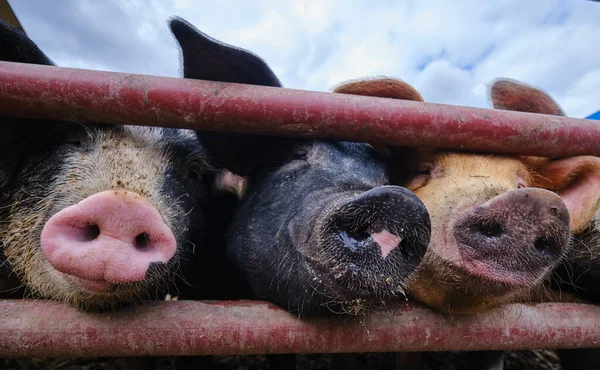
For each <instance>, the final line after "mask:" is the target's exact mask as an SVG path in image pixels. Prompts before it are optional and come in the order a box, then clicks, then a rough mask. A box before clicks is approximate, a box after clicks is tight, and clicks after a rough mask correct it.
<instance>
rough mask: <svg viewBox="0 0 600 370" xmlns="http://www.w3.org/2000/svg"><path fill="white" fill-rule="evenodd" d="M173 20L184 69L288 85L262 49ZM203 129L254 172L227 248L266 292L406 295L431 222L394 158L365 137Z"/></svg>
mask: <svg viewBox="0 0 600 370" xmlns="http://www.w3.org/2000/svg"><path fill="white" fill-rule="evenodd" d="M170 26H171V30H172V32H173V34H174V36H175V38H176V39H177V41H178V42H179V44H180V46H181V50H182V54H183V70H184V77H186V78H194V79H202V80H212V81H221V82H236V83H244V84H253V85H263V86H272V87H281V83H280V81H279V79H278V78H277V77H276V76H275V74H274V73H273V72H272V71H271V69H270V68H269V67H268V66H267V64H266V63H265V62H264V61H263V60H262V59H261V58H259V57H258V56H256V55H254V54H252V53H250V52H248V51H246V50H243V49H239V48H236V47H233V46H230V45H227V44H224V43H222V42H220V41H218V40H214V39H212V38H210V37H209V36H207V35H205V34H203V33H202V32H200V31H198V30H197V29H196V28H194V27H193V26H192V25H190V24H188V23H187V22H185V21H184V20H182V19H179V18H176V19H173V20H172V21H171V23H170ZM199 136H200V139H201V141H202V142H203V145H204V146H205V148H206V149H207V150H208V151H209V152H210V154H211V155H213V156H214V158H215V161H216V162H217V163H219V164H220V165H221V166H223V167H225V168H227V169H229V170H231V171H232V172H233V173H235V174H237V175H240V176H244V177H245V181H246V186H245V188H244V190H245V191H244V194H243V196H242V197H241V200H240V203H239V204H238V206H237V208H236V210H235V212H234V215H233V220H232V224H231V225H230V228H229V233H228V238H227V239H228V240H227V252H228V255H229V258H230V260H231V261H232V263H233V265H234V266H235V267H236V268H237V269H238V270H239V271H240V272H241V274H242V276H243V277H244V278H245V280H246V281H247V282H248V283H249V285H250V286H251V288H252V291H253V292H254V294H255V295H256V297H258V298H260V299H266V300H269V301H272V302H274V303H276V304H279V305H281V306H283V307H285V308H287V309H288V310H290V311H292V312H295V313H298V314H309V315H315V314H325V313H329V312H336V313H350V314H358V313H361V312H363V311H364V310H365V309H366V308H370V307H373V306H378V305H380V304H381V303H385V302H387V301H390V300H393V299H396V298H398V297H403V296H404V289H405V284H406V282H407V280H408V279H409V277H410V276H411V275H412V273H413V272H414V271H415V269H416V268H417V266H418V264H419V262H420V261H421V258H422V256H423V254H424V252H425V250H426V247H427V245H428V243H429V233H430V223H429V215H428V213H427V210H426V209H425V207H424V205H423V204H422V203H421V201H419V200H418V198H417V197H416V196H415V195H414V194H412V193H411V192H410V191H408V190H406V189H404V188H402V187H399V186H392V185H390V182H391V176H392V174H391V173H390V172H389V169H388V168H387V166H386V163H387V161H386V160H387V159H389V160H391V161H392V162H393V158H386V157H385V156H384V155H382V154H381V153H380V152H378V151H377V150H375V149H374V148H373V147H372V146H370V145H368V144H363V143H350V142H335V141H329V140H302V139H291V138H279V137H267V136H254V135H242V134H226V133H209V132H201V133H199ZM391 152H394V151H393V150H391ZM397 152H398V153H399V154H398V155H401V154H400V152H404V151H399V150H398V151H397ZM390 163H391V162H390ZM394 175H398V177H400V176H401V175H402V173H401V171H400V172H398V173H394ZM233 188H237V189H239V187H233Z"/></svg>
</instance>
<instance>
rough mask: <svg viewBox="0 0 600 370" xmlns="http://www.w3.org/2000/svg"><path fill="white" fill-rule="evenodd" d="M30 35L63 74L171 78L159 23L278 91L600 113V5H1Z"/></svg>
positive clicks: (560, 1) (581, 1)
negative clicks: (510, 92) (344, 89)
mask: <svg viewBox="0 0 600 370" xmlns="http://www.w3.org/2000/svg"><path fill="white" fill-rule="evenodd" d="M9 2H10V4H11V6H12V7H13V9H14V11H15V13H16V14H17V16H18V17H19V19H20V21H21V23H22V24H23V26H24V28H25V30H26V31H27V33H28V34H29V36H30V37H31V38H32V39H33V40H34V41H35V42H37V43H38V45H39V46H40V47H41V48H42V50H44V51H45V52H46V54H48V56H49V57H50V58H51V59H52V60H54V61H55V62H56V63H57V64H58V65H60V66H65V67H76V68H90V69H103V70H109V71H119V72H132V73H146V74H154V75H162V76H180V69H181V67H180V60H179V51H178V49H177V46H176V43H175V41H174V39H173V38H172V36H171V34H170V33H169V30H168V27H167V20H168V19H169V17H170V16H173V15H178V16H181V17H183V18H184V19H186V20H188V21H189V22H191V23H193V24H194V25H195V26H196V27H198V28H199V29H200V30H202V31H204V32H206V33H208V34H209V35H211V36H213V37H215V38H217V39H220V40H223V41H225V42H227V43H229V44H233V45H236V46H240V47H243V48H246V49H249V50H251V51H253V52H254V53H256V54H258V55H260V56H261V57H263V58H264V59H265V60H266V61H267V63H269V65H270V66H271V68H273V70H274V71H275V73H276V74H277V75H278V76H279V77H280V79H281V81H282V82H283V84H284V85H285V87H289V88H297V89H308V90H318V91H330V90H331V88H332V87H333V86H335V85H336V84H339V83H341V82H343V81H345V80H348V79H356V78H359V77H363V76H375V75H387V76H393V77H397V78H401V79H403V80H405V81H407V82H409V83H411V84H413V85H414V86H415V87H416V88H417V89H418V90H419V91H420V92H421V94H422V95H423V97H424V98H425V100H427V101H429V102H436V103H447V104H457V105H466V106H475V107H490V105H489V102H488V99H487V86H488V84H489V83H490V82H491V81H492V80H493V79H494V78H497V77H508V78H513V79H517V80H520V81H523V82H526V83H528V84H530V85H534V86H537V87H540V88H542V89H544V90H546V91H547V92H549V93H550V94H551V95H552V96H553V97H554V98H555V100H557V101H558V103H559V104H560V105H561V106H562V107H563V108H564V109H565V111H566V112H567V114H568V115H570V116H573V117H585V116H588V115H590V114H591V113H593V112H596V111H597V110H599V109H600V88H599V87H600V48H599V47H598V45H599V43H600V3H598V2H592V1H586V0H518V1H513V0H494V1H481V0H455V1H447V0H419V1H391V0H379V1H374V0H371V1H358V0H345V1H343V2H342V1H335V0H304V1H299V0H298V1H283V0H257V1H248V0H223V1H210V2H209V1H203V0H156V1H153V0H147V1H146V0H127V1H122V0H104V1H96V0H62V1H48V0H9Z"/></svg>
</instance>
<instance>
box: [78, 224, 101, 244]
mask: <svg viewBox="0 0 600 370" xmlns="http://www.w3.org/2000/svg"><path fill="white" fill-rule="evenodd" d="M98 235H100V228H99V227H98V225H96V224H92V225H88V226H85V227H82V228H80V232H79V233H78V236H79V238H78V239H79V240H80V241H82V242H91V241H92V240H95V239H96V238H97V237H98Z"/></svg>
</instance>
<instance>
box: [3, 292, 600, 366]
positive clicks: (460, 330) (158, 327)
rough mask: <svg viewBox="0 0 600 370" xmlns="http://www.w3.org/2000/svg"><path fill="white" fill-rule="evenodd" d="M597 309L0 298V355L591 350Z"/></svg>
mask: <svg viewBox="0 0 600 370" xmlns="http://www.w3.org/2000/svg"><path fill="white" fill-rule="evenodd" d="M599 317H600V307H597V306H589V305H578V304H556V303H544V304H537V305H522V304H514V305H508V306H504V307H501V308H499V309H497V310H494V311H490V312H488V313H485V314H478V315H473V316H456V317H449V316H445V315H440V314H437V313H435V312H433V311H431V310H429V309H426V308H422V307H420V306H417V305H414V304H410V303H406V304H401V305H398V306H394V307H392V308H389V309H387V310H385V311H382V312H378V313H377V314H374V315H366V316H360V317H356V318H348V317H345V318H339V317H338V318H332V319H298V318H297V317H295V316H293V315H291V314H289V313H287V312H286V311H284V310H282V309H280V308H278V307H276V306H274V305H271V304H268V303H263V302H248V301H236V302H218V301H213V302H211V301H205V302H199V301H170V302H164V301H162V302H148V303H147V304H144V305H142V306H138V307H137V308H129V309H126V310H123V311H121V312H117V313H114V314H106V313H102V314H89V313H83V312H80V311H77V310H75V309H73V308H71V307H69V306H66V305H63V304H59V303H53V302H43V301H20V300H5V301H0V356H3V357H7V356H66V357H79V356H144V355H152V356H163V355H202V354H261V353H317V352H318V353H342V352H376V351H377V352H378V351H394V352H404V351H440V350H489V349H522V348H559V347H560V348H575V347H594V346H598V345H599V343H600V320H598V318H599Z"/></svg>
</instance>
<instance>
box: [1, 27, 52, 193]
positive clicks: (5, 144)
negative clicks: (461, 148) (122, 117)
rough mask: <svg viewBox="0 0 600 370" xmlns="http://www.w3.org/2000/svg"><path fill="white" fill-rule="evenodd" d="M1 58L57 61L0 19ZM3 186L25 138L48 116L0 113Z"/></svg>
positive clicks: (32, 61)
mask: <svg viewBox="0 0 600 370" xmlns="http://www.w3.org/2000/svg"><path fill="white" fill-rule="evenodd" d="M0 61H3V62H17V63H29V64H41V65H54V63H52V61H51V60H50V58H48V57H47V56H46V55H45V54H44V53H43V52H42V51H41V50H40V48H39V47H38V46H37V45H36V44H35V43H34V42H33V41H32V40H31V39H30V38H29V37H27V36H26V35H25V34H24V33H23V32H21V31H20V30H18V29H17V28H15V27H13V26H12V25H11V24H9V23H7V22H5V21H3V20H1V19H0ZM0 121H1V122H0V188H2V187H4V186H5V185H6V183H7V182H8V181H10V175H11V173H12V172H13V169H14V165H15V158H18V154H17V153H20V151H21V150H22V146H23V145H22V140H23V138H26V137H29V136H33V135H35V134H36V133H40V134H41V132H43V130H42V126H43V125H44V124H45V123H46V122H48V121H46V120H30V119H25V118H12V117H0Z"/></svg>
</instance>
